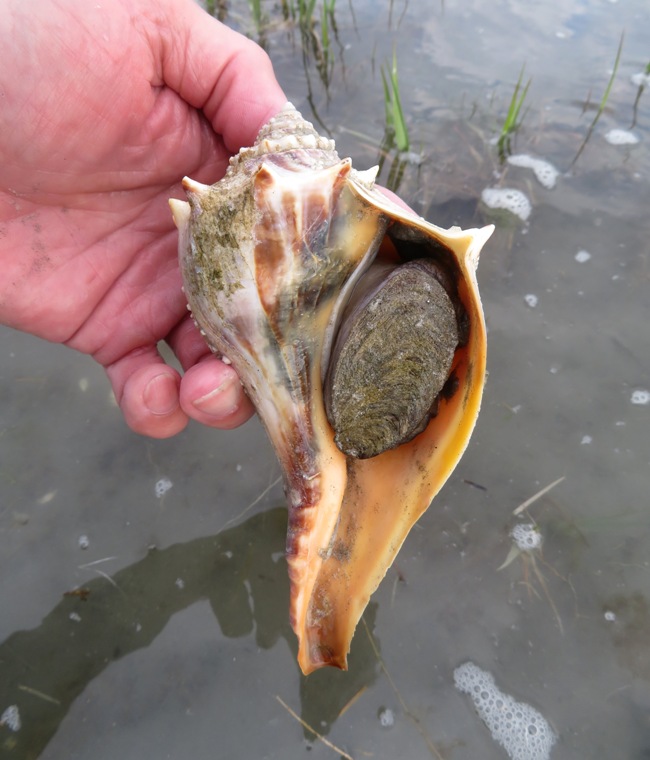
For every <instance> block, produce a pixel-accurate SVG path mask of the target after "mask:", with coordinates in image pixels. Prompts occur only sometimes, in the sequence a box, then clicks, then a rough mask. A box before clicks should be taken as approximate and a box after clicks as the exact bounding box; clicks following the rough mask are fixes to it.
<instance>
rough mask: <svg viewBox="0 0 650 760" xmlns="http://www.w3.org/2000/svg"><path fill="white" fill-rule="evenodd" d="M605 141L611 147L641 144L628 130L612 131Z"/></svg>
mask: <svg viewBox="0 0 650 760" xmlns="http://www.w3.org/2000/svg"><path fill="white" fill-rule="evenodd" d="M605 139H606V140H607V142H608V143H609V144H610V145H636V144H637V143H638V142H639V138H638V137H637V136H636V135H635V134H634V132H629V131H628V130H627V129H610V130H609V132H608V133H607V134H606V135H605Z"/></svg>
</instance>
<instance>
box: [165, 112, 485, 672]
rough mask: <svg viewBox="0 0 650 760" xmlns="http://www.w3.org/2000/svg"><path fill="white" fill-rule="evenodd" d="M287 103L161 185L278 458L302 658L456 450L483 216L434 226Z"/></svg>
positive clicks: (196, 281) (193, 291) (472, 416)
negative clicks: (217, 165)
mask: <svg viewBox="0 0 650 760" xmlns="http://www.w3.org/2000/svg"><path fill="white" fill-rule="evenodd" d="M375 175H376V169H371V170H369V171H365V172H359V171H355V170H354V169H353V168H352V166H351V161H350V159H343V160H341V159H340V158H339V156H338V154H337V153H336V150H335V147H334V142H333V141H332V140H329V139H326V138H324V137H322V136H320V135H319V134H318V133H317V132H316V130H315V129H314V128H313V126H312V125H311V124H310V123H309V122H307V121H305V120H304V119H303V118H302V116H301V115H300V114H299V113H298V111H296V109H295V108H294V107H293V106H292V105H291V104H287V105H286V107H285V108H284V109H283V110H282V111H281V112H280V113H279V114H278V115H277V116H276V117H275V118H273V119H272V120H271V121H270V122H269V123H268V124H267V125H266V126H265V127H263V128H262V130H261V131H260V133H259V135H258V137H257V140H256V142H255V144H254V145H253V146H252V147H250V148H243V149H242V150H241V151H240V152H239V153H238V154H237V155H236V156H234V157H233V158H232V159H231V162H230V167H229V169H228V171H227V172H226V175H225V176H224V177H223V179H221V180H220V181H219V182H217V183H216V184H214V185H212V186H207V185H202V184H199V183H197V182H194V181H193V180H190V179H188V178H186V179H185V180H184V181H183V186H184V188H185V190H186V192H187V198H188V201H187V202H184V201H179V200H171V201H170V205H171V208H172V212H173V215H174V220H175V222H176V226H177V227H178V230H179V255H180V266H181V271H182V276H183V283H184V288H185V294H186V296H187V300H188V304H189V308H190V309H191V311H192V314H193V316H194V319H195V320H196V323H197V325H198V326H199V327H200V328H201V330H202V332H203V334H204V335H205V338H206V340H207V342H208V343H209V345H210V347H211V348H212V349H213V350H214V351H215V352H216V353H217V354H219V355H221V356H223V357H224V359H225V360H226V361H228V362H230V363H232V365H233V367H234V368H235V369H236V370H237V372H238V373H239V377H240V378H241V382H242V384H243V386H244V388H245V390H246V393H247V394H248V395H249V396H250V398H251V400H252V401H253V403H254V405H255V407H256V409H257V412H258V414H259V416H260V418H261V420H262V422H263V424H264V426H265V428H266V431H267V433H268V435H269V438H270V439H271V442H272V444H273V447H274V448H275V451H276V453H277V456H278V459H279V461H280V464H281V467H282V471H283V474H284V483H285V493H286V497H287V501H288V506H289V520H288V531H287V562H288V567H289V576H290V581H291V602H290V616H291V624H292V626H293V629H294V631H295V632H296V634H297V636H298V641H299V650H298V662H299V664H300V667H301V668H302V670H303V672H304V673H310V672H312V671H313V670H316V669H317V668H320V667H322V666H324V665H334V666H337V667H339V668H343V669H345V668H346V667H347V653H348V651H349V647H350V641H351V639H352V635H353V633H354V629H355V627H356V625H357V623H358V621H359V618H360V617H361V614H362V613H363V610H364V608H365V607H366V605H367V603H368V600H369V598H370V595H371V594H372V593H373V591H374V590H375V589H376V588H377V586H378V585H379V582H380V581H381V579H382V578H383V577H384V575H385V573H386V571H387V569H388V568H389V567H390V565H391V563H392V562H393V560H394V558H395V556H396V554H397V552H398V550H399V548H400V546H401V545H402V542H403V541H404V539H405V538H406V536H407V534H408V532H409V530H410V529H411V527H412V526H413V524H414V523H415V521H416V520H417V519H418V518H419V517H420V515H421V514H422V513H423V512H424V511H425V510H426V509H427V507H428V506H429V503H430V502H431V500H432V499H433V497H434V496H435V495H436V493H437V492H438V491H439V490H440V488H441V487H442V485H443V484H444V483H445V481H446V480H447V478H448V477H449V475H450V473H451V472H452V470H453V469H454V467H455V466H456V464H457V462H458V461H459V459H460V457H461V456H462V454H463V451H464V450H465V448H466V446H467V443H468V441H469V438H470V435H471V433H472V430H473V428H474V424H475V421H476V417H477V415H478V411H479V406H480V402H481V395H482V391H483V383H484V378H485V358H486V337H485V324H484V320H483V312H482V309H481V302H480V298H479V293H478V286H477V282H476V275H475V271H476V266H477V264H478V257H479V252H480V250H481V248H482V246H483V244H484V243H485V241H486V240H487V239H488V237H489V236H490V234H491V233H492V229H493V228H492V227H484V228H483V229H471V230H465V231H463V230H461V229H459V228H456V227H454V228H452V229H449V230H445V229H441V228H439V227H436V226H434V225H433V224H429V223H428V222H426V221H425V220H424V219H422V218H420V217H418V216H415V215H414V214H411V213H409V212H408V211H407V210H405V209H404V208H402V207H400V206H399V205H397V204H396V203H394V202H393V201H391V200H389V199H388V198H387V197H386V196H385V195H384V194H383V193H381V192H380V191H379V190H377V189H376V188H375V187H374V179H375Z"/></svg>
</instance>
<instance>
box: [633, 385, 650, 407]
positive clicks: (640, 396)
mask: <svg viewBox="0 0 650 760" xmlns="http://www.w3.org/2000/svg"><path fill="white" fill-rule="evenodd" d="M630 401H631V402H632V403H633V404H637V405H639V406H645V405H646V404H650V391H644V390H642V389H641V388H639V389H638V390H636V391H634V392H633V393H632V396H631V397H630Z"/></svg>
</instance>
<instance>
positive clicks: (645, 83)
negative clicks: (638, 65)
mask: <svg viewBox="0 0 650 760" xmlns="http://www.w3.org/2000/svg"><path fill="white" fill-rule="evenodd" d="M630 81H631V82H632V84H635V85H636V86H637V87H650V74H646V73H645V71H639V72H637V73H636V74H632V76H631V77H630Z"/></svg>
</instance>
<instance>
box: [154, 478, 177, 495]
mask: <svg viewBox="0 0 650 760" xmlns="http://www.w3.org/2000/svg"><path fill="white" fill-rule="evenodd" d="M173 485H174V484H173V483H172V482H171V480H170V479H169V478H160V480H157V481H156V485H155V491H156V496H157V497H158V498H159V499H161V498H162V497H163V496H164V495H165V494H166V493H167V491H169V489H170V488H171V487H172V486H173Z"/></svg>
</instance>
